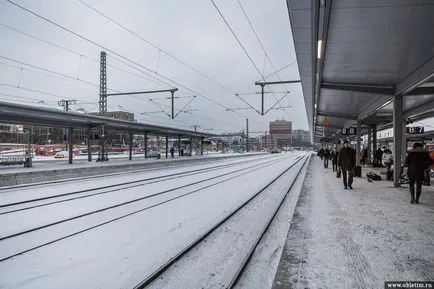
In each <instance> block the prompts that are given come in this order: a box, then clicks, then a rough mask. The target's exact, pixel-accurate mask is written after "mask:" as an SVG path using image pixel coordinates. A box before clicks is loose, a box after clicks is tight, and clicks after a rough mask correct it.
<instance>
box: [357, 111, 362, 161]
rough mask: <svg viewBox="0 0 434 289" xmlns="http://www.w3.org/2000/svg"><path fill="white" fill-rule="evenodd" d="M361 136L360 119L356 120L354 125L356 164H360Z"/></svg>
mask: <svg viewBox="0 0 434 289" xmlns="http://www.w3.org/2000/svg"><path fill="white" fill-rule="evenodd" d="M361 137H362V121H361V120H360V119H358V120H357V127H356V165H358V166H360V138H361Z"/></svg>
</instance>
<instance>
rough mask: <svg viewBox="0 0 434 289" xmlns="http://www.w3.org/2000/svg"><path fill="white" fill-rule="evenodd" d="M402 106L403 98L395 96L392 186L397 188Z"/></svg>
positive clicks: (399, 165)
mask: <svg viewBox="0 0 434 289" xmlns="http://www.w3.org/2000/svg"><path fill="white" fill-rule="evenodd" d="M403 106H404V97H403V96H402V95H399V96H396V97H395V99H394V101H393V143H394V145H395V154H394V160H393V163H394V168H395V169H394V170H393V186H394V187H399V173H400V172H401V155H402V140H403V137H402V126H403V116H404V113H403Z"/></svg>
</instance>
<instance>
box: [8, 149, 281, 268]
mask: <svg viewBox="0 0 434 289" xmlns="http://www.w3.org/2000/svg"><path fill="white" fill-rule="evenodd" d="M284 159H285V157H279V158H272V159H271V160H266V161H265V162H262V163H260V164H257V163H255V164H253V165H249V166H247V167H245V168H242V169H236V170H232V171H230V172H227V173H223V174H220V175H218V176H213V177H211V178H204V179H202V180H200V181H196V182H194V183H189V184H186V185H182V186H177V187H174V188H171V189H169V190H164V191H161V192H158V193H153V194H150V195H146V196H143V197H140V198H136V199H130V200H128V201H126V202H122V203H118V204H115V205H111V206H108V207H103V208H101V209H98V210H93V211H89V212H86V213H84V214H79V215H75V216H72V217H69V218H66V219H62V220H57V221H55V222H51V223H47V224H44V225H41V226H37V227H33V228H31V229H28V230H23V231H19V232H15V233H13V234H8V235H4V236H1V237H0V245H1V244H2V242H14V241H15V239H17V238H18V239H19V238H25V237H26V236H27V235H31V234H35V233H38V234H42V235H44V233H46V230H48V229H50V228H55V227H56V228H57V227H58V226H60V225H62V226H64V225H66V224H68V223H69V222H72V221H75V220H79V219H84V218H86V217H89V216H92V215H96V214H99V213H102V212H106V211H109V210H112V209H116V208H119V207H122V206H126V205H129V204H132V203H139V202H141V201H144V200H147V199H150V198H153V197H156V196H161V195H166V194H169V193H173V192H176V191H178V190H180V189H184V188H188V187H193V186H197V185H201V186H199V187H197V188H195V189H193V190H191V191H187V192H185V193H181V194H176V195H173V196H172V195H168V198H167V199H164V200H162V201H159V202H157V203H155V204H152V205H147V206H145V207H141V208H138V209H135V210H132V211H129V212H128V213H124V214H121V215H117V216H115V217H113V216H110V218H106V219H105V220H104V221H100V222H97V223H95V224H92V225H90V226H84V227H82V228H81V229H80V230H76V231H73V232H68V233H66V234H63V235H61V236H57V237H56V238H51V239H46V240H44V242H39V243H38V242H33V243H32V242H30V243H31V245H30V246H29V245H28V244H27V242H25V243H26V245H25V247H20V246H18V248H17V249H16V250H15V251H14V252H7V253H4V252H3V254H1V257H0V262H3V261H6V260H8V259H11V258H13V257H16V256H18V255H22V254H25V253H28V252H31V251H34V250H36V249H38V248H42V247H45V246H48V245H50V244H53V243H56V242H59V241H61V240H64V239H67V238H70V237H72V236H76V235H78V234H82V233H84V232H87V231H89V230H93V229H95V228H98V227H101V226H104V225H107V224H109V223H112V222H115V221H118V220H120V219H123V218H126V217H129V216H132V215H134V214H137V213H139V212H143V211H145V210H148V209H150V208H154V207H156V206H160V205H163V204H166V203H168V202H172V201H174V200H176V199H179V198H183V197H185V196H188V195H191V194H194V193H197V192H200V191H203V190H205V189H207V188H210V187H212V186H216V185H218V184H221V183H223V182H227V181H229V180H232V179H234V178H237V177H240V176H242V175H245V174H248V173H250V172H253V171H256V170H259V169H262V168H264V167H267V166H272V165H274V164H276V163H278V162H280V161H282V160H284ZM208 182H210V183H209V184H207V183H208ZM86 223H87V222H86ZM32 236H34V235H31V236H29V237H30V238H32ZM33 239H38V238H33Z"/></svg>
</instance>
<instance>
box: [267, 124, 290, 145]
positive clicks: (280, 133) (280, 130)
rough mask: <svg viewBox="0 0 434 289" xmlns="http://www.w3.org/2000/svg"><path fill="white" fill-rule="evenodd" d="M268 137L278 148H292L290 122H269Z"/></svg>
mask: <svg viewBox="0 0 434 289" xmlns="http://www.w3.org/2000/svg"><path fill="white" fill-rule="evenodd" d="M270 137H271V139H272V140H274V141H275V142H276V144H277V146H279V147H289V146H292V122H290V121H287V120H276V121H272V122H270Z"/></svg>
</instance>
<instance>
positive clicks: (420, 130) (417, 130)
mask: <svg viewBox="0 0 434 289" xmlns="http://www.w3.org/2000/svg"><path fill="white" fill-rule="evenodd" d="M424 131H425V128H424V127H423V126H410V127H407V133H408V134H421V133H424Z"/></svg>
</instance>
